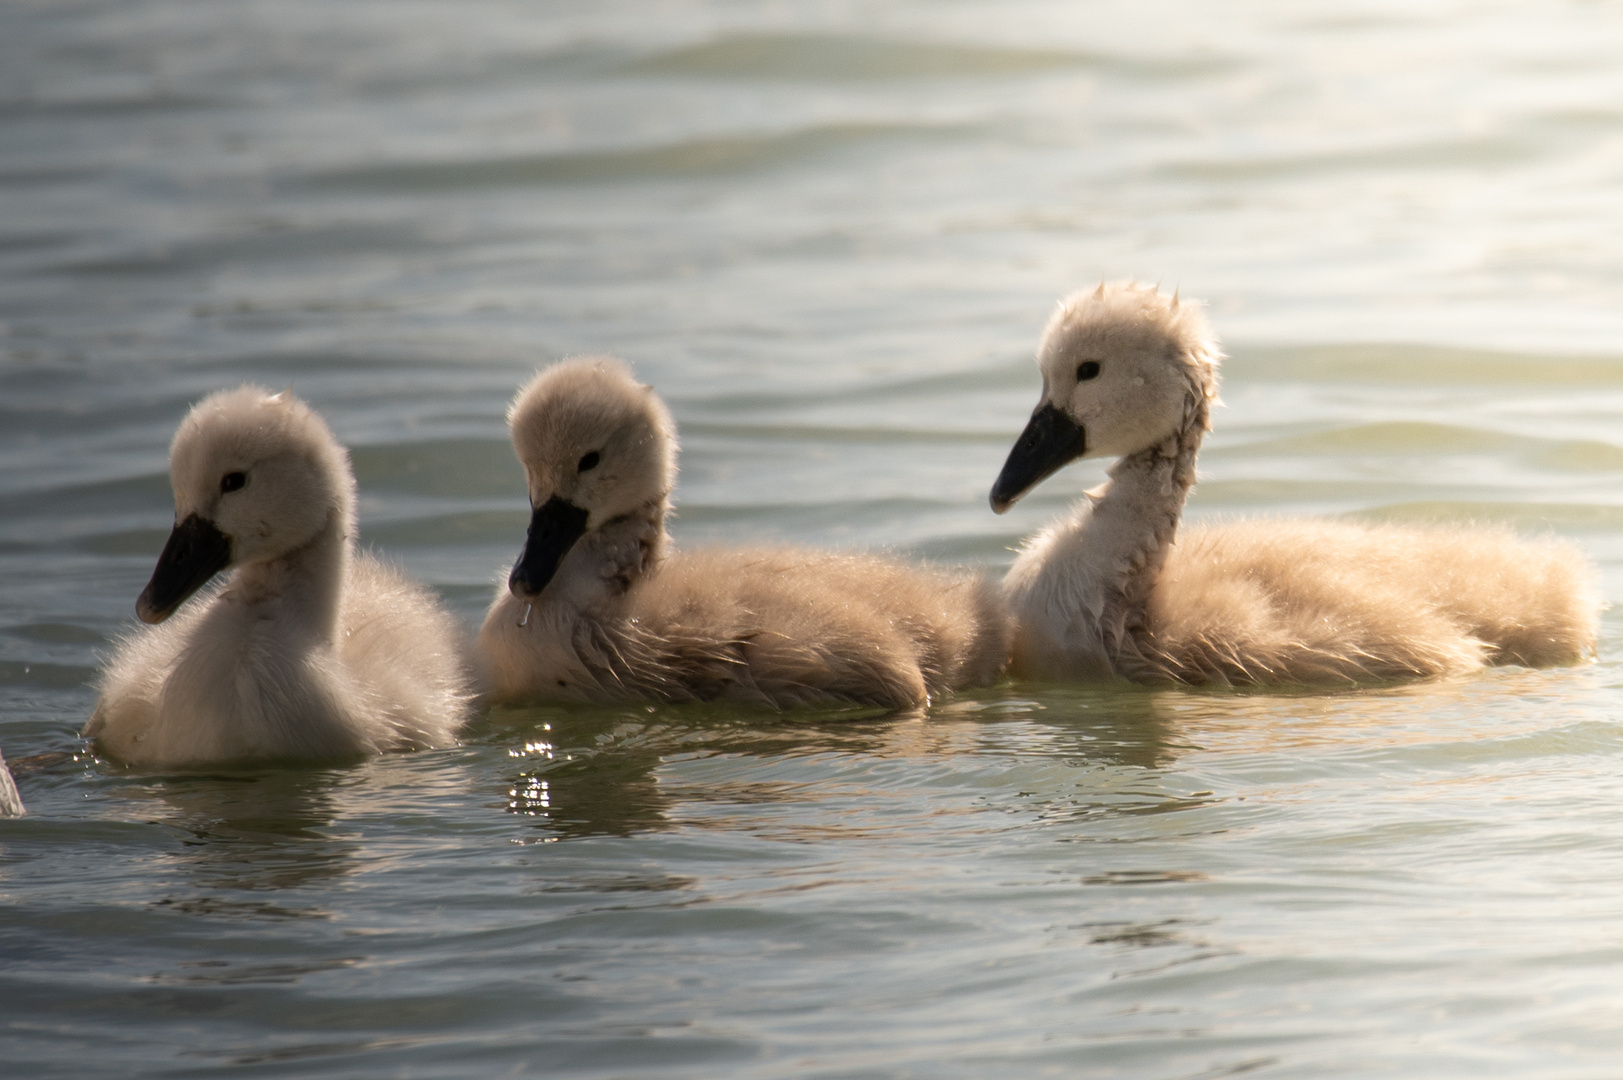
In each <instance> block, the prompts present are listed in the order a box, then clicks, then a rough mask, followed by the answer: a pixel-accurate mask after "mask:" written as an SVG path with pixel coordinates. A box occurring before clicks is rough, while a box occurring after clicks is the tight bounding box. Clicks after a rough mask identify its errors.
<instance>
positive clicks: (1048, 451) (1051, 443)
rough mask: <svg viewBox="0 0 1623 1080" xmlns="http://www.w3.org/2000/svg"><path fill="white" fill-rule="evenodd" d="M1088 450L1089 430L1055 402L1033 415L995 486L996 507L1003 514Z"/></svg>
mask: <svg viewBox="0 0 1623 1080" xmlns="http://www.w3.org/2000/svg"><path fill="white" fill-rule="evenodd" d="M1087 449H1088V433H1087V432H1086V431H1083V430H1082V426H1081V425H1080V424H1078V423H1077V422H1076V421H1075V420H1072V419H1071V418H1070V417H1069V416H1066V415H1065V414H1064V413H1062V412H1060V411H1059V410H1058V409H1056V408H1054V406H1052V405H1044V406H1042V407H1041V408H1039V409H1038V410H1037V411H1036V412H1034V413H1032V414H1031V422H1030V423H1028V424H1027V425H1026V430H1024V431H1022V432H1021V433H1020V438H1019V439H1018V440H1016V442H1015V444H1014V449H1013V450H1010V451H1009V460H1007V461H1005V462H1004V463H1003V471H1002V472H1000V473H998V475H997V483H995V484H993V485H992V510H993V512H995V513H999V514H1001V513H1003V512H1004V511H1005V510H1007V509H1008V508H1009V507H1011V506H1013V505H1014V504H1015V503H1016V502H1017V501H1018V500H1019V498H1020V496H1022V495H1024V494H1025V493H1026V492H1028V491H1030V490H1031V489H1032V488H1034V487H1036V486H1037V485H1038V484H1040V483H1042V482H1043V481H1044V480H1047V479H1048V478H1049V477H1050V476H1053V475H1054V474H1055V473H1056V472H1058V471H1059V469H1060V467H1061V466H1063V465H1066V464H1068V463H1070V462H1072V461H1075V460H1076V459H1077V458H1079V457H1081V456H1082V455H1083V454H1085V453H1086V452H1087Z"/></svg>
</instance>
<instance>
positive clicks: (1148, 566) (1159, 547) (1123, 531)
mask: <svg viewBox="0 0 1623 1080" xmlns="http://www.w3.org/2000/svg"><path fill="white" fill-rule="evenodd" d="M1208 419H1209V408H1208V405H1207V403H1206V400H1205V398H1204V397H1203V396H1196V397H1192V398H1191V400H1190V401H1189V403H1188V406H1187V407H1186V409H1185V414H1184V422H1183V425H1182V427H1180V428H1179V430H1178V431H1176V432H1174V433H1173V434H1172V435H1169V436H1168V437H1167V438H1165V439H1163V440H1162V441H1161V442H1159V443H1157V444H1156V445H1154V446H1151V447H1149V448H1147V449H1144V450H1140V451H1138V452H1137V453H1133V454H1129V455H1127V456H1126V457H1124V458H1122V459H1121V460H1119V461H1117V462H1116V464H1115V465H1113V466H1111V467H1110V470H1109V476H1110V480H1109V481H1108V482H1107V483H1106V484H1105V485H1103V488H1102V490H1101V489H1095V490H1094V492H1092V493H1090V498H1091V499H1092V500H1093V513H1092V520H1091V523H1090V527H1089V529H1088V539H1089V542H1090V544H1103V545H1105V546H1104V547H1103V549H1102V550H1100V551H1099V555H1100V556H1101V557H1100V559H1099V561H1098V563H1097V564H1096V565H1104V566H1107V567H1109V568H1110V570H1109V576H1108V577H1107V579H1106V580H1105V581H1103V582H1102V583H1101V584H1102V586H1103V597H1102V599H1103V601H1104V604H1103V610H1102V612H1101V617H1100V633H1101V637H1102V639H1103V642H1102V643H1103V645H1104V648H1105V652H1106V655H1107V656H1108V657H1110V658H1111V661H1112V664H1113V666H1114V667H1115V668H1116V672H1117V674H1119V675H1125V676H1127V677H1129V678H1131V677H1132V676H1133V674H1134V668H1135V667H1136V666H1137V664H1139V663H1141V662H1142V654H1141V653H1140V650H1139V648H1138V644H1139V642H1140V641H1141V640H1142V638H1143V635H1144V634H1145V632H1146V611H1147V608H1148V605H1149V599H1150V594H1151V593H1152V592H1154V590H1155V585H1156V582H1157V581H1158V580H1159V579H1160V577H1161V570H1162V568H1163V567H1164V566H1165V565H1166V559H1167V552H1168V550H1169V549H1170V548H1171V547H1172V542H1173V540H1174V539H1175V538H1176V536H1177V532H1178V521H1179V519H1181V518H1182V517H1183V507H1184V502H1185V501H1186V500H1187V499H1188V497H1189V489H1190V488H1192V487H1194V486H1195V459H1196V457H1197V455H1198V454H1199V452H1200V443H1201V440H1202V439H1203V438H1204V437H1205V434H1206V431H1207V423H1208Z"/></svg>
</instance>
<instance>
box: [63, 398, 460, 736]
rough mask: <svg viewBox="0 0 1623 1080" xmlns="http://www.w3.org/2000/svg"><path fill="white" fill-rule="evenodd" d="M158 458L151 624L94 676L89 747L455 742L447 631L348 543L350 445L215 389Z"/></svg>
mask: <svg viewBox="0 0 1623 1080" xmlns="http://www.w3.org/2000/svg"><path fill="white" fill-rule="evenodd" d="M169 465H170V480H171V484H172V486H173V488H174V493H175V527H174V530H173V531H172V532H171V533H170V535H169V541H168V543H166V544H165V545H164V549H163V553H162V554H161V555H160V556H159V558H158V564H157V567H156V569H155V570H154V571H153V573H152V580H151V582H150V583H148V585H147V587H146V589H145V590H144V591H143V592H142V593H141V596H140V599H139V600H138V601H137V602H136V612H137V614H138V615H139V616H140V618H141V621H142V622H145V623H148V624H151V625H149V626H148V627H146V628H144V629H140V630H138V631H136V632H134V633H132V634H130V635H128V636H127V637H125V638H124V639H123V640H122V641H121V642H120V643H119V644H118V647H117V649H116V651H115V652H114V654H113V656H112V658H111V659H110V660H109V661H108V662H107V664H106V666H105V668H104V670H103V671H102V674H101V678H100V687H99V689H100V695H101V696H100V701H99V703H98V704H97V706H96V711H95V713H94V714H93V715H92V716H91V719H90V722H89V724H88V725H87V726H86V727H85V731H84V733H85V735H87V736H89V737H90V738H92V739H94V740H95V743H96V747H97V749H98V751H100V752H101V753H104V754H107V755H108V756H110V757H113V758H116V759H118V760H120V761H123V762H125V763H127V764H133V765H145V766H181V767H187V766H190V767H195V766H202V765H211V764H217V763H246V762H255V761H269V760H294V759H297V760H307V761H311V760H326V759H341V758H357V757H362V756H365V755H370V754H375V753H378V752H380V751H384V750H392V749H418V748H428V747H437V746H446V745H450V744H451V743H452V742H453V736H454V734H455V732H456V731H457V729H458V728H459V727H460V726H461V725H462V724H463V723H464V722H465V720H466V719H467V716H468V711H469V708H470V704H471V701H472V695H471V693H470V690H469V686H468V678H467V671H466V660H465V657H464V654H463V651H462V648H461V645H460V638H461V634H460V628H459V627H458V625H457V623H456V622H455V620H454V619H452V618H451V616H449V615H448V614H447V613H446V612H444V611H443V610H442V609H441V608H440V607H439V605H438V604H437V603H436V602H435V600H433V599H432V598H431V597H430V595H429V594H428V593H427V592H426V591H425V590H424V589H422V588H420V587H418V586H416V585H414V584H412V583H411V582H409V581H407V580H406V579H405V578H404V577H402V576H401V575H400V574H399V573H397V572H396V571H395V570H393V569H392V568H390V567H388V566H386V565H384V564H383V563H381V562H379V561H378V560H377V559H375V558H373V557H372V556H370V555H368V554H365V553H361V552H357V551H356V550H355V532H356V530H355V479H354V475H353V473H352V472H351V470H350V464H349V455H348V454H347V453H346V452H345V451H344V448H343V447H342V446H340V445H339V444H338V441H337V440H336V439H335V438H333V435H332V432H331V431H330V430H329V429H328V427H327V425H326V423H325V422H324V421H323V420H322V419H321V417H320V416H318V415H317V414H316V413H315V412H313V411H311V409H310V408H309V407H308V406H306V405H305V404H304V402H302V401H300V400H299V399H298V398H296V397H294V396H293V395H292V394H291V393H289V392H283V393H280V394H271V393H269V392H267V391H265V390H263V389H261V388H259V387H255V386H244V387H242V388H240V389H237V390H229V391H221V392H219V393H215V394H212V395H210V396H209V397H206V398H204V399H203V400H202V401H200V402H198V404H197V405H196V406H195V407H194V408H193V409H192V410H191V412H190V413H189V414H188V415H187V417H186V418H185V420H183V421H182V422H181V425H180V427H179V429H178V430H177V431H176V433H175V438H174V442H173V443H172V444H171V446H170V451H169ZM226 571H229V573H228V574H227V576H226V577H224V578H223V579H222V580H221V581H220V582H218V583H217V584H215V585H214V586H213V587H211V588H210V589H208V590H207V591H205V592H204V594H203V596H202V597H200V598H199V599H197V600H195V601H193V602H191V603H189V604H187V603H186V601H187V599H188V598H189V597H191V596H192V595H193V594H194V593H196V592H198V590H200V589H203V588H204V586H206V585H208V584H209V582H211V581H212V580H213V579H215V578H216V576H217V575H220V574H221V573H222V572H226ZM183 605H184V606H183Z"/></svg>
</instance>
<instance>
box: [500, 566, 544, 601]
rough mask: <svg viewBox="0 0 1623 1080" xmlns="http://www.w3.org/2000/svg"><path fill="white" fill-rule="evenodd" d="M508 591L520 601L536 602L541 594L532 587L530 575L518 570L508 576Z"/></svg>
mask: <svg viewBox="0 0 1623 1080" xmlns="http://www.w3.org/2000/svg"><path fill="white" fill-rule="evenodd" d="M507 591H508V592H510V593H512V594H513V595H514V596H516V597H518V598H519V599H520V600H534V599H535V598H536V597H537V596H539V595H540V593H541V590H540V589H536V588H533V587H532V586H531V583H530V578H529V575H528V574H525V573H523V572H522V571H520V570H517V569H515V570H514V571H513V572H512V573H511V574H508V575H507Z"/></svg>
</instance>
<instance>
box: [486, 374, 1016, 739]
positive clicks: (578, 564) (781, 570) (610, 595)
mask: <svg viewBox="0 0 1623 1080" xmlns="http://www.w3.org/2000/svg"><path fill="white" fill-rule="evenodd" d="M508 423H509V426H510V427H511V429H512V435H513V445H514V448H515V449H516V451H517V453H518V457H519V460H520V461H521V462H522V463H523V465H524V470H525V474H526V476H527V478H528V482H529V488H530V505H531V507H532V511H533V513H532V516H531V519H530V529H529V535H528V538H527V539H526V542H525V547H524V552H523V554H522V555H521V556H520V557H519V560H518V564H517V565H516V566H514V568H513V571H512V573H511V575H509V578H508V581H507V584H506V585H504V586H502V587H500V588H499V589H498V591H497V596H496V599H495V602H494V603H492V604H491V607H490V611H489V614H488V615H487V616H486V618H485V623H484V628H483V629H482V630H481V631H480V633H479V640H478V650H479V654H480V659H481V661H482V663H483V666H484V669H485V672H486V675H487V679H488V683H489V688H490V692H491V695H492V698H493V699H494V700H496V701H504V702H511V701H544V700H563V701H594V702H615V701H626V700H648V701H671V702H674V701H697V700H715V699H728V700H736V701H746V702H753V703H756V704H761V705H767V706H771V707H775V708H786V707H789V706H794V705H801V704H808V703H814V702H854V703H859V704H869V705H877V706H882V707H887V708H905V707H909V706H915V705H922V704H925V703H927V702H929V701H930V700H932V699H934V698H938V697H940V696H941V695H943V694H945V693H947V692H949V691H952V690H957V689H961V688H964V687H971V686H982V685H985V684H987V683H989V682H991V681H992V680H993V679H995V678H996V677H997V676H998V674H999V673H1000V672H1001V671H1002V670H1003V667H1004V664H1005V662H1006V659H1007V655H1008V637H1009V631H1008V624H1007V617H1006V614H1005V611H1004V608H1003V606H1002V602H1001V599H1000V597H999V596H998V593H997V589H996V587H995V586H993V585H990V584H988V583H987V582H985V581H983V580H982V579H981V578H980V576H979V575H976V574H970V573H962V572H953V571H947V570H936V569H924V568H918V567H911V566H906V565H903V564H901V563H899V562H896V561H893V560H890V559H884V558H880V557H876V556H872V555H858V554H836V553H831V552H822V551H808V550H805V549H800V548H756V549H741V550H722V549H701V550H697V551H692V552H680V553H671V552H669V551H668V548H669V539H668V537H667V535H666V532H665V519H666V515H667V514H668V513H669V511H670V494H671V489H672V487H673V486H674V484H675V481H676V427H675V423H674V422H673V421H672V419H671V415H670V413H669V412H668V411H667V410H666V408H665V405H664V403H663V402H661V401H660V400H659V397H658V396H657V395H655V394H654V392H653V390H652V388H650V387H647V386H642V385H639V384H638V383H637V382H636V380H634V379H633V378H632V377H631V373H630V371H629V370H628V369H627V368H626V367H625V365H624V364H621V363H620V362H618V361H615V360H608V359H580V360H571V361H566V362H564V363H561V364H558V365H555V366H554V367H552V368H549V369H547V370H546V371H543V372H542V373H541V374H539V375H537V376H536V378H535V379H533V380H532V381H531V382H530V383H529V384H528V385H527V386H525V387H524V388H523V389H522V390H520V391H519V394H518V396H517V398H516V399H515V400H514V402H513V406H512V409H511V410H510V411H509V413H508Z"/></svg>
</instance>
